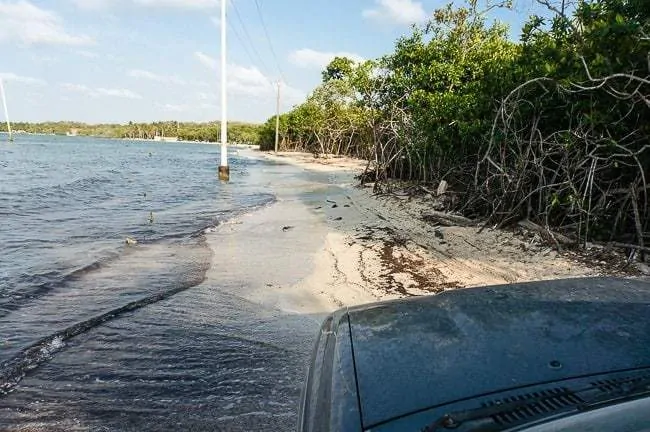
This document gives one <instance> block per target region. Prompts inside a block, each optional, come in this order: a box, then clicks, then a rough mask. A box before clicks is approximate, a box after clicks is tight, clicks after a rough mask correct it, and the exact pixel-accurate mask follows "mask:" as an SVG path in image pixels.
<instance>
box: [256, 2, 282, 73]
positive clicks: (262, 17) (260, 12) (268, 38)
mask: <svg viewBox="0 0 650 432" xmlns="http://www.w3.org/2000/svg"><path fill="white" fill-rule="evenodd" d="M255 7H256V8H257V15H259V17H260V22H261V23H262V28H263V29H264V35H265V36H266V41H267V42H268V43H269V48H271V54H273V59H274V60H275V66H276V67H277V68H278V72H280V77H281V78H282V80H283V81H286V79H285V78H284V73H282V68H281V67H280V62H279V61H278V56H277V55H276V54H275V49H273V44H272V43H271V37H270V36H269V30H268V28H267V27H266V22H265V21H264V14H262V8H261V7H260V3H259V1H258V0H255Z"/></svg>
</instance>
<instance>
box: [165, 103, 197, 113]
mask: <svg viewBox="0 0 650 432" xmlns="http://www.w3.org/2000/svg"><path fill="white" fill-rule="evenodd" d="M161 108H162V109H163V110H164V111H167V112H187V111H189V110H190V106H189V105H175V104H165V105H162V106H161Z"/></svg>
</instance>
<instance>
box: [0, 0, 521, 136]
mask: <svg viewBox="0 0 650 432" xmlns="http://www.w3.org/2000/svg"><path fill="white" fill-rule="evenodd" d="M521 1H530V0H521ZM447 2H448V0H420V1H418V0H229V4H228V18H227V21H226V22H227V30H228V50H227V52H228V68H227V77H228V85H227V89H228V118H229V119H230V120H239V121H249V122H262V121H265V120H266V119H267V118H269V117H270V116H272V115H273V114H274V113H275V104H276V87H275V84H274V83H276V82H278V81H280V82H281V95H282V98H281V101H282V102H281V107H282V111H287V110H289V109H291V107H292V106H294V105H296V104H299V103H300V102H302V101H304V99H305V98H306V97H307V95H308V94H309V93H310V92H311V91H312V90H313V89H314V87H315V86H317V85H318V83H319V82H320V79H321V71H322V69H323V68H324V66H325V65H326V64H327V63H329V61H330V60H332V59H333V58H334V57H335V56H337V55H345V56H348V57H351V58H353V59H356V60H363V59H371V58H377V57H380V56H382V55H384V54H387V53H389V52H391V51H392V49H393V47H394V45H395V41H396V40H397V39H398V38H399V37H400V36H402V35H405V34H408V33H410V31H411V25H412V24H414V23H423V22H425V21H426V20H427V18H428V17H430V16H431V13H432V12H433V10H435V9H436V8H439V7H441V6H442V5H443V4H446V3H447ZM220 5H221V0H0V53H1V54H0V77H2V78H3V81H4V83H5V87H6V93H7V99H8V104H9V114H10V118H11V120H12V121H32V122H36V121H59V120H74V121H82V122H87V123H126V122H129V121H134V122H149V121H155V120H179V121H201V122H202V121H213V120H218V119H220V118H221V109H220V99H219V97H220V73H221V71H220V68H219V57H220V25H221V23H220V19H219V15H220ZM258 7H259V9H258ZM530 12H531V10H530V8H529V7H521V6H520V7H518V8H517V10H516V11H514V12H499V13H500V14H502V16H500V19H502V20H504V21H506V22H508V23H510V24H511V25H512V27H513V29H514V30H513V31H516V30H517V29H518V28H520V27H521V23H522V22H523V20H524V18H525V17H526V16H527V15H528V14H529V13H530ZM267 35H268V37H267ZM0 118H4V113H2V112H0Z"/></svg>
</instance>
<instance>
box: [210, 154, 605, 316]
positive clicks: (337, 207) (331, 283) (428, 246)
mask: <svg viewBox="0 0 650 432" xmlns="http://www.w3.org/2000/svg"><path fill="white" fill-rule="evenodd" d="M244 155H248V156H249V157H264V158H266V159H268V160H273V161H280V162H283V164H281V165H275V166H273V167H270V168H268V169H265V170H266V171H267V172H266V173H265V175H268V176H272V178H273V179H274V180H273V181H272V182H269V184H268V186H269V189H270V192H272V193H274V194H275V195H276V196H277V197H278V201H277V202H275V203H274V204H272V205H270V206H268V207H266V208H264V209H262V210H258V211H255V212H253V213H251V214H249V215H245V216H242V217H240V218H237V219H236V220H234V221H231V223H228V224H225V225H223V226H221V227H219V228H218V229H217V230H216V232H215V233H213V234H211V235H210V236H209V239H208V241H209V243H210V245H211V246H212V249H213V250H214V264H213V266H212V269H211V270H210V273H209V275H208V277H209V280H211V281H221V282H223V284H224V285H225V286H229V287H231V288H229V289H233V290H237V294H238V295H241V296H244V297H245V298H247V299H248V300H251V301H254V302H259V303H260V304H263V305H265V306H271V307H275V308H278V309H280V310H283V311H287V312H295V313H324V312H329V311H332V310H335V309H337V308H339V307H343V306H350V305H357V304H363V303H368V302H374V301H379V300H386V299H393V298H400V297H405V296H411V295H426V294H435V293H438V292H441V291H444V290H447V289H457V288H462V287H469V286H479V285H488V284H502V283H512V282H519V281H528V280H540V279H553V278H560V277H578V276H588V275H594V274H595V272H594V271H592V270H590V269H588V268H585V267H584V266H581V265H579V264H577V263H575V262H572V261H569V260H568V259H566V258H564V257H562V256H559V255H558V254H557V253H556V252H553V251H551V250H550V249H549V250H546V251H542V252H539V251H536V252H531V251H530V250H529V247H528V245H527V242H525V241H523V240H521V239H519V238H517V237H516V236H514V235H513V234H511V233H507V232H503V231H493V230H485V231H483V232H482V233H481V234H477V231H478V230H477V229H476V228H459V227H452V228H435V229H434V227H432V226H430V225H429V224H427V223H424V222H423V221H422V220H420V219H419V217H418V216H419V212H420V211H422V208H420V207H418V205H415V204H411V203H405V202H402V201H400V200H396V199H385V198H384V199H378V198H376V197H373V196H372V195H371V192H370V190H369V189H367V188H366V189H363V188H357V187H354V186H353V184H354V183H355V182H354V179H353V174H354V173H355V172H358V171H359V170H361V169H363V167H364V166H365V163H364V162H363V161H355V160H351V159H328V160H327V161H324V160H322V159H317V160H314V158H313V156H312V155H306V154H298V155H293V154H282V155H280V156H276V155H270V154H263V155H260V153H259V152H248V153H245V154H244ZM284 162H286V164H285V163H284ZM305 171H308V172H307V173H305ZM309 171H313V173H312V174H310V173H309ZM435 230H437V231H438V235H437V236H436V235H434V231H435ZM440 234H442V237H443V238H442V239H441V238H439V237H440ZM237 284H239V285H237ZM233 287H234V288H233Z"/></svg>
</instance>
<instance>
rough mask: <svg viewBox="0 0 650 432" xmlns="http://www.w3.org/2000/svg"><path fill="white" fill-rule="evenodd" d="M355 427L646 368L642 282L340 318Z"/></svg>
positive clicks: (648, 312)
mask: <svg viewBox="0 0 650 432" xmlns="http://www.w3.org/2000/svg"><path fill="white" fill-rule="evenodd" d="M348 316H349V323H350V330H351V333H350V338H351V341H352V347H353V353H354V360H355V368H356V377H357V383H358V391H359V401H360V408H361V410H360V411H361V417H362V422H363V426H364V428H370V427H373V426H376V425H378V424H381V423H384V422H386V421H389V420H391V419H394V418H397V417H401V416H406V415H409V414H413V413H416V412H418V411H421V410H425V409H428V408H432V407H435V406H440V405H444V404H448V403H451V402H455V401H459V400H463V399H468V398H473V397H477V396H481V395H485V394H488V393H493V392H497V391H503V390H509V389H514V388H517V387H523V386H528V385H534V384H541V383H546V382H554V381H559V380H563V379H568V378H575V377H581V376H586V375H592V374H598V373H605V372H611V371H619V370H626V369H633V368H640V367H648V366H650V284H648V283H645V282H641V281H632V280H620V279H573V280H562V281H548V282H534V283H526V284H516V285H507V286H506V285H504V286H495V287H489V288H477V289H466V290H460V291H453V292H447V293H444V294H440V295H438V296H433V297H427V298H417V299H412V300H402V301H395V302H389V303H383V304H377V305H369V306H364V307H359V308H354V309H350V310H349V311H348Z"/></svg>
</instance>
